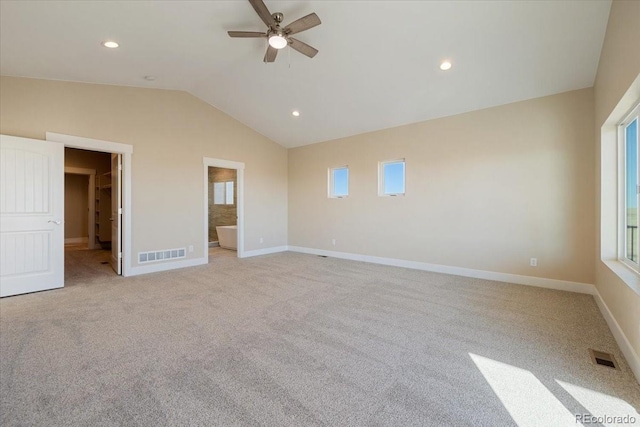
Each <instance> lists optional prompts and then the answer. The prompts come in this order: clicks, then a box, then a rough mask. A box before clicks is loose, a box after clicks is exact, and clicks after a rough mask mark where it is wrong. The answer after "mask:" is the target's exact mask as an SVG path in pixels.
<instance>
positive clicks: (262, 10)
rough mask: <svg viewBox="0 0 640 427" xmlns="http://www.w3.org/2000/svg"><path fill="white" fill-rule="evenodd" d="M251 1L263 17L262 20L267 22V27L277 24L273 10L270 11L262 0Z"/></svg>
mask: <svg viewBox="0 0 640 427" xmlns="http://www.w3.org/2000/svg"><path fill="white" fill-rule="evenodd" d="M249 3H251V6H253V10H255V11H256V13H257V14H258V16H259V17H260V19H262V22H264V23H265V24H267V27H269V28H271V27H275V26H276V25H277V24H276V21H275V20H274V19H273V16H271V12H269V9H267V6H266V5H265V4H264V2H263V1H262V0H249Z"/></svg>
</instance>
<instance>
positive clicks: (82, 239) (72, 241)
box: [64, 237, 89, 245]
mask: <svg viewBox="0 0 640 427" xmlns="http://www.w3.org/2000/svg"><path fill="white" fill-rule="evenodd" d="M77 243H89V238H88V237H68V238H66V239H64V244H65V245H70V244H77Z"/></svg>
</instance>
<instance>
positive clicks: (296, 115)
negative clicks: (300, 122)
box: [291, 110, 300, 117]
mask: <svg viewBox="0 0 640 427" xmlns="http://www.w3.org/2000/svg"><path fill="white" fill-rule="evenodd" d="M291 114H293V116H294V117H298V116H299V115H300V111H298V110H294V111H293V113H291Z"/></svg>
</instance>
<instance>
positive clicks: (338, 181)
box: [329, 166, 349, 198]
mask: <svg viewBox="0 0 640 427" xmlns="http://www.w3.org/2000/svg"><path fill="white" fill-rule="evenodd" d="M348 195H349V167H348V166H342V167H339V168H330V169H329V197H330V198H342V197H347V196H348Z"/></svg>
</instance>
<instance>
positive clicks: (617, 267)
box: [602, 259, 640, 296]
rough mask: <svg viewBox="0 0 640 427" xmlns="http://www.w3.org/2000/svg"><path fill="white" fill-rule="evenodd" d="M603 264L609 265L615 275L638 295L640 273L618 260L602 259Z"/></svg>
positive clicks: (639, 290)
mask: <svg viewBox="0 0 640 427" xmlns="http://www.w3.org/2000/svg"><path fill="white" fill-rule="evenodd" d="M602 262H603V263H604V265H606V266H607V267H609V270H611V271H612V272H613V273H615V275H616V276H618V277H619V278H620V280H622V281H623V282H624V283H625V284H626V285H627V286H628V287H630V288H631V290H632V291H633V292H635V293H636V294H637V295H639V296H640V274H638V273H636V272H635V271H633V270H632V269H631V268H629V267H627V266H626V265H625V264H624V263H623V262H620V261H618V260H612V259H608V260H605V259H603V260H602Z"/></svg>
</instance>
